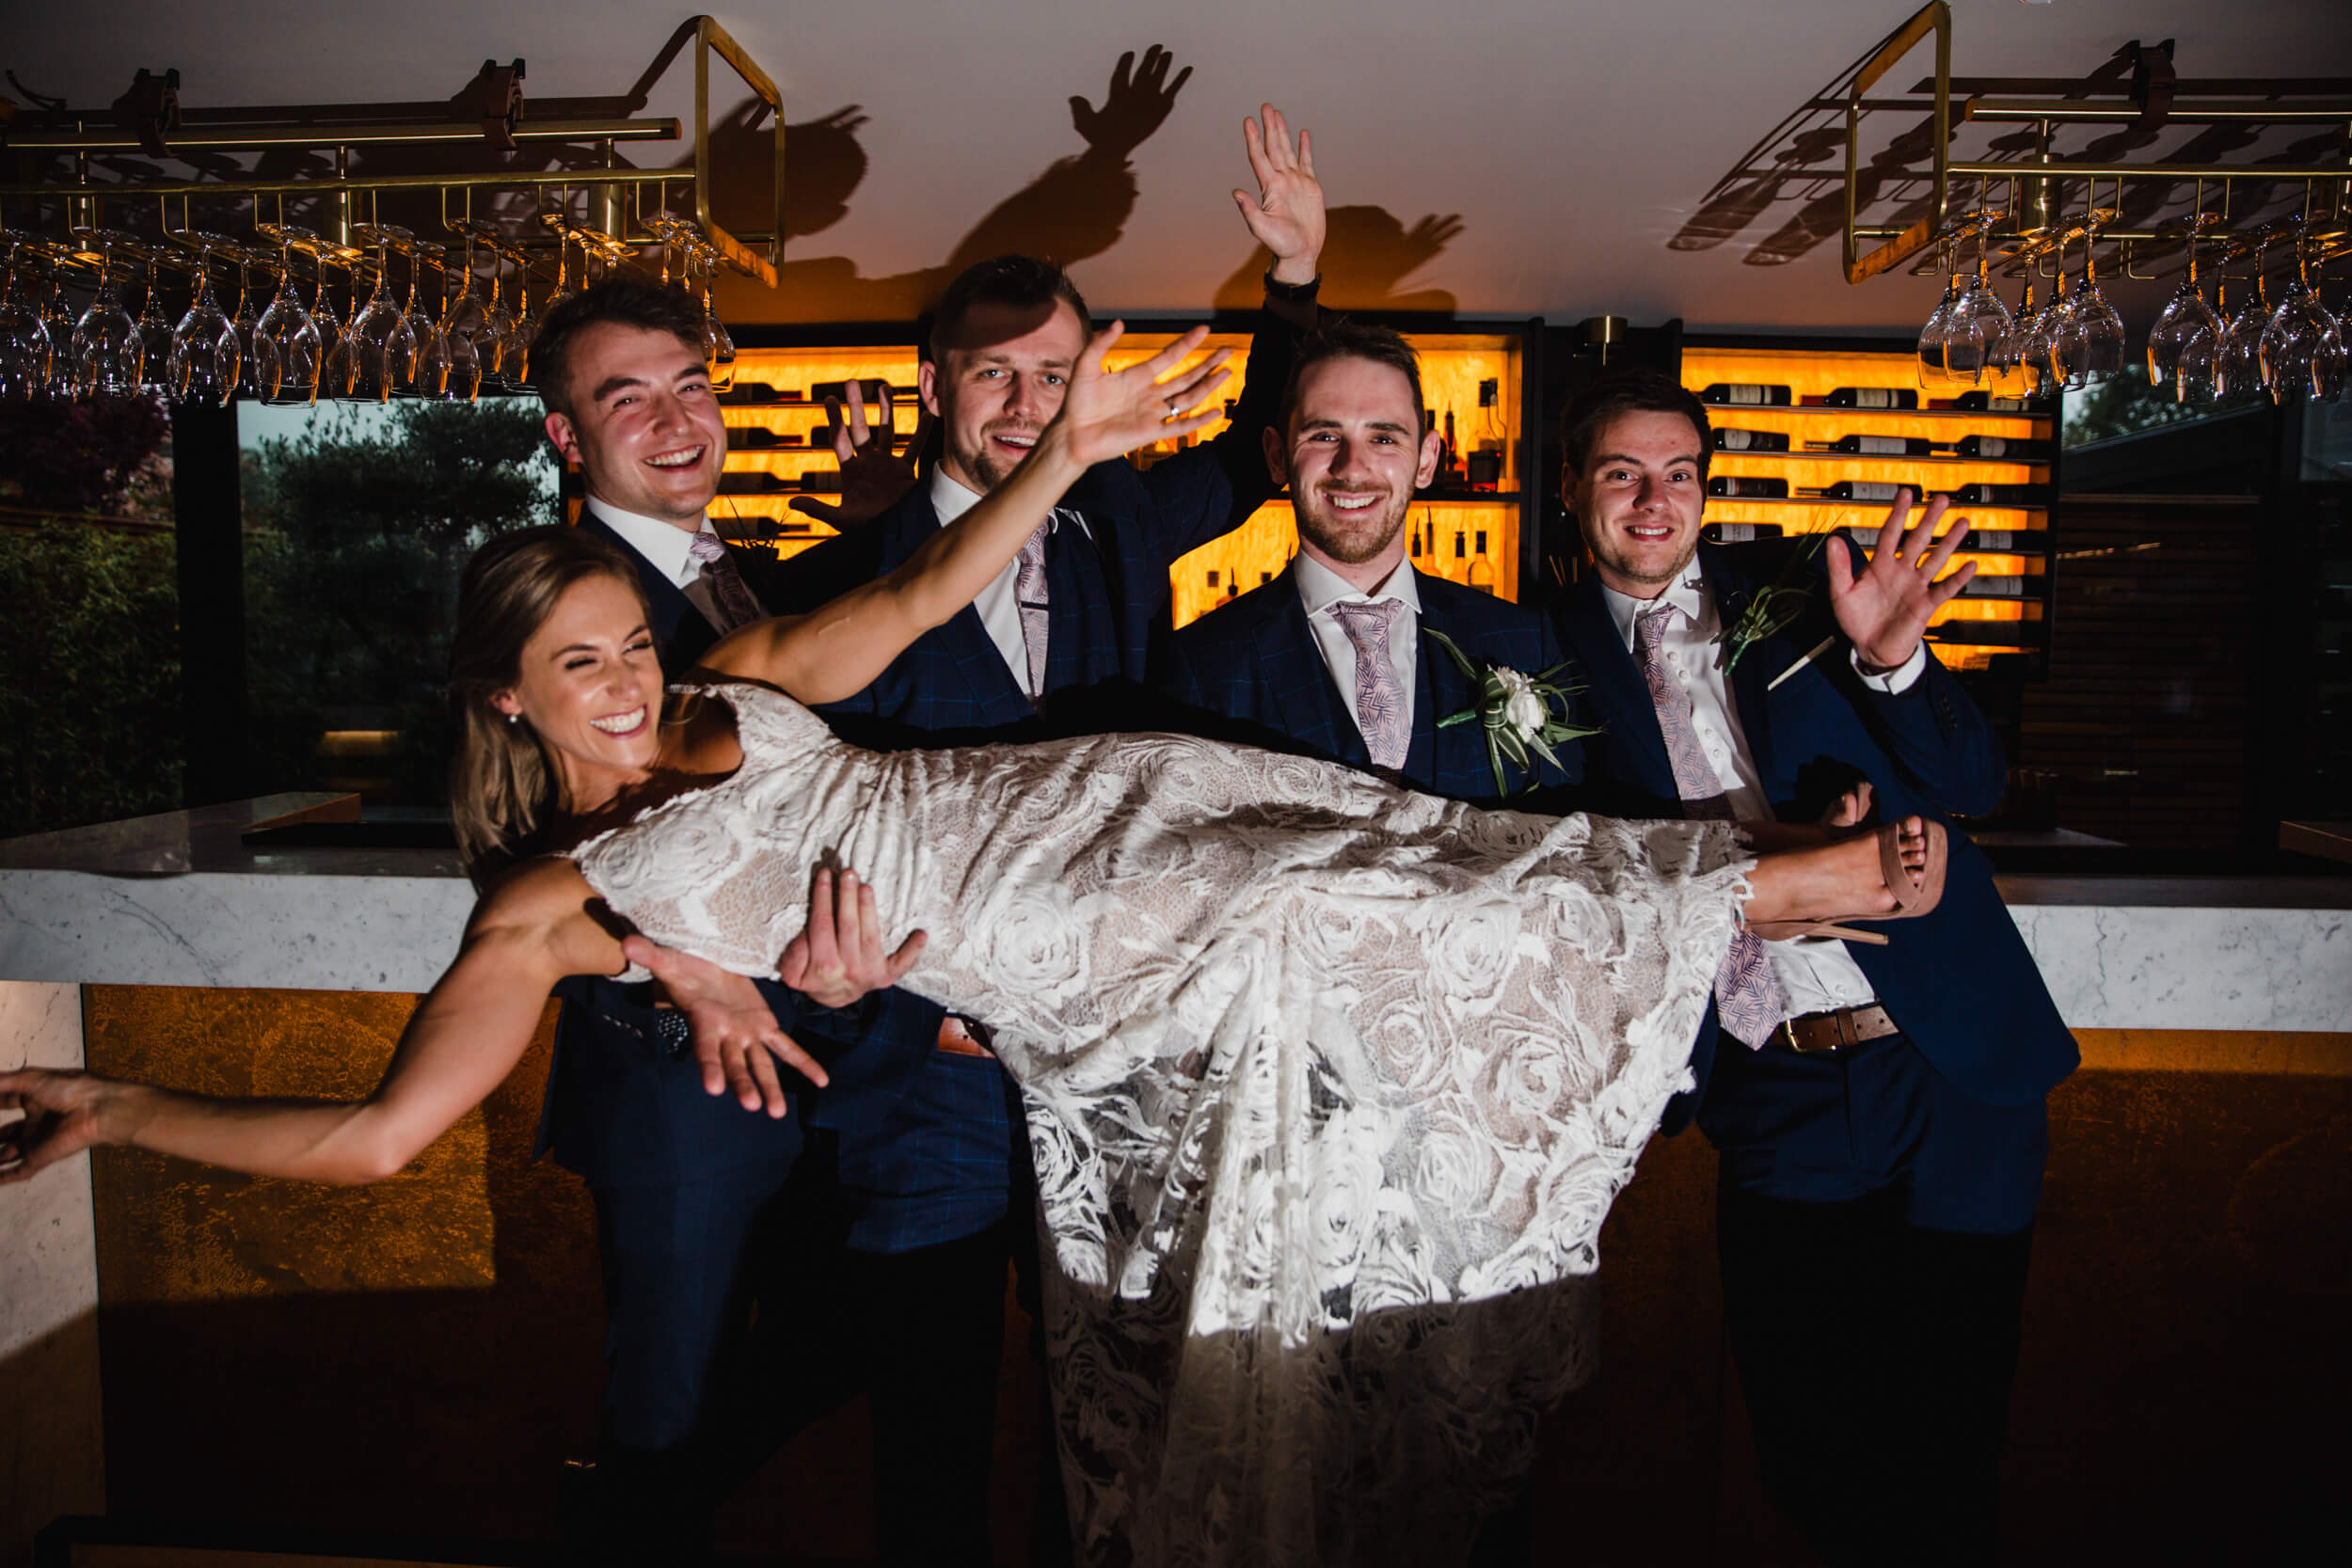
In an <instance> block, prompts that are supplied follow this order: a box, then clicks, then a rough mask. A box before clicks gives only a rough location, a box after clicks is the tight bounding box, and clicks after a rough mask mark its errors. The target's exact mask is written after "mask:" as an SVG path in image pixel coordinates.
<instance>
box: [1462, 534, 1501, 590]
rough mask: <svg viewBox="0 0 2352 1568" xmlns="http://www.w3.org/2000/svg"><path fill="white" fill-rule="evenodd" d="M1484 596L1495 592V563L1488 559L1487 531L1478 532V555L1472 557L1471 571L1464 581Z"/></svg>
mask: <svg viewBox="0 0 2352 1568" xmlns="http://www.w3.org/2000/svg"><path fill="white" fill-rule="evenodd" d="M1463 580H1464V581H1466V582H1468V583H1469V584H1470V586H1471V587H1472V588H1475V589H1477V590H1478V591H1479V592H1480V593H1482V594H1491V593H1493V592H1494V591H1495V563H1494V562H1492V561H1490V560H1488V559H1487V557H1486V530H1485V529H1483V528H1482V529H1480V530H1479V531H1478V553H1477V554H1476V555H1474V556H1472V557H1470V571H1469V573H1468V574H1467V576H1466V577H1465V578H1464V579H1463Z"/></svg>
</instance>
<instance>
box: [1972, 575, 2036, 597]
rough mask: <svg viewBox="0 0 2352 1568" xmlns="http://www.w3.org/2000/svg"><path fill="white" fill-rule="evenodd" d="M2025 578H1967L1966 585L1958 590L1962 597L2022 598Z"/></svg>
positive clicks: (2024, 594)
mask: <svg viewBox="0 0 2352 1568" xmlns="http://www.w3.org/2000/svg"><path fill="white" fill-rule="evenodd" d="M2026 580H2027V579H2026V578H1985V577H1977V578H1969V579H1968V586H1967V587H1965V588H1963V589H1962V590H1961V591H1960V596H1961V597H1962V598H1963V599H2022V598H2024V597H2025V596H2026Z"/></svg>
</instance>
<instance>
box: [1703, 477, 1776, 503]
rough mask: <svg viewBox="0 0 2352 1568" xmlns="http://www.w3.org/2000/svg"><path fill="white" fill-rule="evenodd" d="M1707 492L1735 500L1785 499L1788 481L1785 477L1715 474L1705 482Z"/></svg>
mask: <svg viewBox="0 0 2352 1568" xmlns="http://www.w3.org/2000/svg"><path fill="white" fill-rule="evenodd" d="M1707 493H1708V495H1710V496H1727V497H1729V498H1731V499H1735V500H1759V501H1777V500H1787V499H1788V481H1787V480H1785V479H1758V478H1756V477H1755V476H1753V475H1750V474H1717V475H1716V476H1715V477H1714V478H1712V479H1710V480H1708V482H1707Z"/></svg>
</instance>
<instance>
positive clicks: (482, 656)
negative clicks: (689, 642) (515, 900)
mask: <svg viewBox="0 0 2352 1568" xmlns="http://www.w3.org/2000/svg"><path fill="white" fill-rule="evenodd" d="M552 313H553V312H549V314H550V315H551V314H552ZM596 577H608V578H613V579H615V580H616V581H619V582H621V583H624V584H626V585H627V586H628V591H629V592H630V593H631V594H636V595H637V596H638V598H639V600H640V601H641V602H642V601H643V599H644V589H643V588H642V587H641V586H639V584H638V581H637V571H636V568H635V567H633V566H631V565H630V564H629V561H628V557H627V556H625V555H623V554H622V553H621V552H620V551H619V550H618V549H615V548H614V547H613V546H611V545H608V544H606V543H605V542H604V541H603V540H601V539H598V538H596V537H595V536H593V535H591V534H586V533H582V532H580V530H578V529H576V528H561V527H556V528H530V529H522V530H519V531H516V532H514V533H507V534H501V535H500V536H499V537H498V538H496V539H493V540H491V541H490V542H489V543H488V544H486V545H485V546H482V547H481V548H480V549H478V550H476V551H474V553H473V559H472V560H471V561H469V562H466V571H465V575H464V576H463V577H461V578H459V579H458V582H457V630H456V634H455V636H454V637H453V639H452V640H451V643H450V654H449V705H450V717H451V719H452V720H453V721H455V728H456V731H457V746H456V750H455V751H454V752H452V753H451V756H450V766H449V812H450V819H451V824H452V826H453V827H454V828H455V829H456V832H457V849H458V853H459V854H460V855H461V856H462V857H463V858H464V860H465V863H466V874H467V875H468V876H469V877H471V878H472V879H473V881H474V885H475V886H476V887H484V886H486V885H488V883H489V881H490V879H491V878H493V877H495V876H496V875H497V874H498V873H499V872H501V871H502V870H504V869H505V868H506V867H507V866H509V865H512V864H514V863H515V862H516V861H518V860H523V859H527V858H528V857H530V856H532V855H533V854H536V853H538V852H539V851H540V850H541V849H542V848H543V847H545V845H546V842H547V838H548V827H549V826H550V819H551V818H552V816H553V815H554V812H555V808H556V805H557V801H556V798H555V796H556V787H555V781H556V772H555V765H554V762H553V760H552V759H551V758H549V757H548V753H547V748H546V746H545V745H544V744H543V743H542V742H541V741H540V739H539V736H538V735H537V733H536V732H535V731H533V730H532V727H531V726H530V725H529V724H523V723H510V722H508V721H507V718H506V716H505V715H504V714H502V713H501V712H499V710H498V706H497V704H496V702H495V701H494V699H495V698H496V697H497V696H498V694H499V693H500V692H501V691H505V690H508V689H512V688H513V687H514V685H515V683H516V682H517V681H519V680H521V679H522V666H523V648H524V647H525V646H526V645H527V644H528V643H529V642H530V641H531V640H532V637H534V636H536V635H537V634H538V630H539V628H540V626H543V625H545V624H546V622H547V618H548V616H549V615H550V614H552V613H553V612H554V610H555V606H556V601H557V600H559V599H561V598H562V597H563V596H564V594H565V593H566V592H567V591H569V590H570V588H571V587H572V585H573V584H575V583H578V582H581V581H584V580H585V579H587V578H596Z"/></svg>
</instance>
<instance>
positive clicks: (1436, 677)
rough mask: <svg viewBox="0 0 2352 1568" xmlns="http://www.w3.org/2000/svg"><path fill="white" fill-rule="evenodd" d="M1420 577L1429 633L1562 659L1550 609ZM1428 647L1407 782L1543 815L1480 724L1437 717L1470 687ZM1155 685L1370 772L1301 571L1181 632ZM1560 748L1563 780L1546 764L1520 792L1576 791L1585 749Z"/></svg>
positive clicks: (1514, 656) (1527, 663)
mask: <svg viewBox="0 0 2352 1568" xmlns="http://www.w3.org/2000/svg"><path fill="white" fill-rule="evenodd" d="M1413 577H1414V581H1415V584H1416V586H1417V588H1418V590H1419V592H1420V594H1421V606H1422V608H1421V629H1422V632H1423V633H1424V634H1425V633H1427V632H1429V631H1432V630H1435V631H1439V632H1442V633H1444V634H1445V635H1446V636H1447V637H1450V638H1452V639H1453V640H1454V643H1455V644H1456V645H1457V646H1458V647H1460V648H1461V650H1462V651H1463V652H1464V653H1465V654H1467V655H1469V656H1470V659H1471V661H1472V662H1473V663H1487V664H1500V665H1504V666H1507V667H1509V668H1511V669H1515V670H1518V671H1522V672H1524V673H1527V674H1531V675H1534V674H1540V673H1543V672H1545V671H1547V670H1549V669H1550V668H1551V667H1552V666H1554V665H1556V664H1558V663H1559V662H1560V661H1561V658H1560V646H1559V643H1558V641H1556V640H1555V638H1554V635H1553V632H1552V628H1551V625H1550V623H1549V621H1548V620H1547V619H1546V618H1545V616H1544V615H1543V613H1542V612H1541V611H1539V610H1534V609H1530V608H1527V607H1524V606H1520V605H1515V604H1513V603H1511V602H1510V601H1509V600H1507V599H1498V598H1496V597H1495V596H1494V595H1492V594H1482V593H1480V592H1479V591H1478V590H1476V589H1474V588H1464V587H1461V586H1459V585H1457V584H1455V583H1451V582H1448V581H1447V580H1446V579H1445V578H1438V577H1431V576H1430V575H1429V574H1427V573H1425V572H1422V571H1418V570H1416V571H1415V572H1414V574H1413ZM1418 646H1419V650H1420V653H1419V657H1418V658H1417V660H1416V679H1415V682H1414V688H1413V737H1412V740H1411V743H1410V744H1409V746H1408V747H1407V749H1406V753H1405V763H1404V766H1403V767H1402V768H1398V769H1397V770H1396V772H1397V774H1398V775H1399V776H1401V777H1402V778H1403V779H1404V781H1405V782H1406V783H1408V784H1412V785H1413V786H1414V787H1415V788H1417V789H1422V790H1425V791H1427V792H1428V793H1430V794H1432V795H1442V796H1445V797H1447V798H1448V799H1451V800H1472V801H1477V802H1480V803H1482V804H1491V805H1513V806H1518V807H1521V808H1526V809H1533V808H1534V805H1535V802H1534V801H1532V800H1508V799H1504V798H1503V792H1502V790H1500V789H1498V788H1497V787H1496V784H1495V775H1494V768H1493V765H1492V763H1491V761H1490V760H1489V758H1488V756H1487V752H1486V739H1485V736H1484V734H1483V732H1482V731H1481V729H1480V727H1479V726H1478V725H1477V724H1475V723H1470V724H1455V725H1452V726H1447V727H1440V726H1439V723H1438V721H1439V720H1442V719H1445V718H1448V717H1450V716H1451V715H1454V714H1456V713H1459V712H1461V711H1463V710H1464V709H1465V708H1467V707H1469V706H1470V681H1469V679H1468V678H1467V677H1466V676H1464V675H1463V673H1462V672H1461V669H1460V667H1459V666H1457V665H1456V664H1455V663H1454V660H1453V659H1451V658H1449V657H1446V653H1445V650H1444V649H1442V648H1440V647H1438V644H1437V643H1436V641H1434V640H1432V639H1431V638H1429V637H1428V636H1426V635H1423V636H1422V637H1421V638H1419V639H1418ZM1154 679H1155V680H1156V682H1157V684H1158V685H1159V686H1160V688H1161V689H1162V690H1164V691H1165V692H1166V693H1167V694H1168V696H1169V697H1171V698H1173V699H1174V700H1176V701H1177V702H1180V703H1184V704H1186V705H1190V706H1193V707H1197V708H1202V709H1205V710H1207V711H1208V712H1211V713H1215V714H1218V715H1221V716H1223V717H1224V718H1227V719H1232V720H1237V721H1242V722H1244V723H1248V724H1253V725H1261V726H1263V727H1264V728H1265V729H1267V730H1269V731H1272V732H1274V733H1275V734H1276V735H1278V736H1281V737H1283V738H1286V739H1288V740H1290V741H1292V742H1294V743H1295V745H1296V746H1297V747H1301V748H1304V749H1305V750H1306V751H1307V752H1310V753H1311V754H1313V755H1315V756H1321V757H1327V758H1329V759H1330V760H1332V761H1334V762H1343V763H1346V764H1348V765H1349V766H1350V767H1353V768H1364V769H1367V770H1370V769H1371V768H1372V755H1371V753H1370V752H1367V751H1366V750H1365V749H1364V737H1363V734H1362V732H1361V731H1359V729H1358V728H1357V727H1356V722H1355V721H1354V720H1353V719H1351V718H1350V717H1349V716H1348V710H1347V705H1346V702H1345V700H1344V699H1343V697H1342V695H1341V693H1340V689H1339V686H1338V684H1337V683H1336V682H1335V681H1334V680H1333V678H1332V675H1331V671H1330V667H1329V666H1328V665H1327V664H1326V663H1325V662H1324V657H1323V651H1322V649H1321V648H1320V647H1318V646H1317V645H1316V643H1315V639H1314V633H1313V630H1312V628H1311V627H1310V626H1309V625H1308V622H1307V607H1306V606H1305V605H1304V604H1302V603H1301V602H1300V601H1299V597H1298V581H1297V576H1296V567H1295V563H1294V564H1293V565H1292V566H1286V567H1284V568H1283V569H1282V572H1281V574H1280V575H1279V577H1277V578H1275V579H1274V580H1273V581H1272V582H1269V583H1265V584H1263V586H1261V587H1258V588H1253V589H1251V590H1250V591H1249V592H1248V593H1247V594H1242V595H1241V596H1240V597H1238V598H1236V599H1233V600H1232V601H1231V602H1229V603H1226V604H1222V605H1219V606H1218V607H1217V608H1216V610H1212V611H1210V612H1209V613H1208V614H1206V615H1204V616H1202V617H1201V618H1200V620H1198V621H1195V622H1194V623H1193V624H1192V625H1190V626H1186V627H1184V629H1183V630H1182V631H1180V632H1177V633H1176V634H1175V635H1174V637H1172V638H1170V639H1169V640H1168V646H1167V649H1166V650H1165V653H1164V655H1163V657H1161V659H1160V660H1159V663H1158V667H1157V669H1156V670H1155V673H1154ZM1554 752H1555V754H1557V755H1558V756H1559V758H1560V760H1561V762H1562V763H1563V764H1564V765H1565V769H1566V770H1565V772H1564V771H1562V770H1561V769H1560V768H1552V767H1551V766H1550V765H1549V764H1548V763H1545V762H1544V761H1542V759H1540V758H1538V759H1536V762H1535V769H1536V771H1535V774H1534V777H1533V778H1532V779H1531V778H1529V777H1528V776H1526V775H1525V774H1521V773H1516V772H1515V773H1514V774H1513V775H1511V776H1510V777H1509V779H1508V784H1509V786H1510V789H1511V790H1512V791H1513V792H1516V791H1518V790H1519V789H1521V788H1523V787H1525V786H1527V785H1529V784H1534V786H1536V787H1538V788H1543V787H1547V786H1549V787H1554V788H1556V787H1560V786H1563V785H1568V784H1575V783H1577V782H1578V781H1579V780H1580V779H1581V777H1582V773H1583V764H1582V758H1581V753H1580V752H1579V751H1578V749H1577V745H1576V743H1575V742H1574V741H1570V742H1568V743H1566V744H1565V746H1562V747H1556V748H1554ZM1508 766H1509V765H1508V764H1505V767H1506V768H1508Z"/></svg>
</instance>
